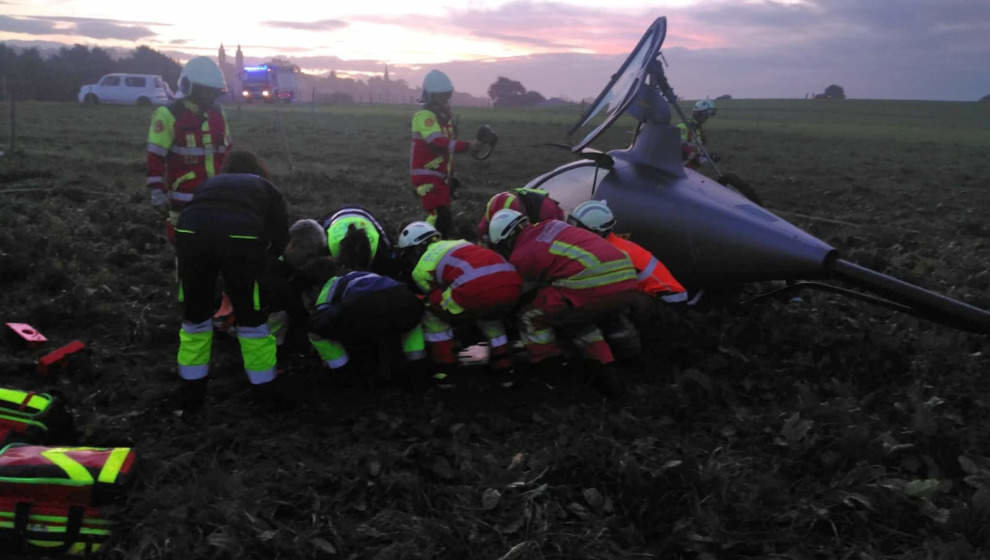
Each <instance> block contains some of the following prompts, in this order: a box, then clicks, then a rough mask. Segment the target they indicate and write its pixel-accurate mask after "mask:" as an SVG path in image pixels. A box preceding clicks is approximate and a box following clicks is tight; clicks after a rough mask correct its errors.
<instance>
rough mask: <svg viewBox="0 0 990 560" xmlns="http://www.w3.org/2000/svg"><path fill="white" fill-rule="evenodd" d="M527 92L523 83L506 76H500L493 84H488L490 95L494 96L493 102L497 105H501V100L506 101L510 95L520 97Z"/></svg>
mask: <svg viewBox="0 0 990 560" xmlns="http://www.w3.org/2000/svg"><path fill="white" fill-rule="evenodd" d="M525 93H526V88H525V87H523V85H522V83H520V82H517V81H515V80H510V79H509V78H506V77H505V76H499V77H498V79H497V80H495V82H494V83H492V85H490V86H488V97H491V98H492V103H494V104H495V106H496V107H498V106H499V105H500V101H503V102H504V101H505V100H507V99H509V98H510V97H518V96H521V95H523V94H525Z"/></svg>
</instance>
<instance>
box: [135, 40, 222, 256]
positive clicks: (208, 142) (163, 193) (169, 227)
mask: <svg viewBox="0 0 990 560" xmlns="http://www.w3.org/2000/svg"><path fill="white" fill-rule="evenodd" d="M226 87H227V86H226V83H225V82H224V78H223V73H222V72H220V68H218V67H217V65H216V64H215V63H214V62H213V61H212V60H210V59H209V58H207V57H205V56H199V57H196V58H193V59H191V60H190V61H189V62H187V63H186V65H185V66H184V67H183V68H182V73H181V74H179V91H180V93H181V94H182V98H181V99H179V100H177V101H175V102H174V103H172V104H171V105H167V106H162V107H159V108H157V109H155V112H154V113H153V114H152V116H151V126H150V128H149V130H148V164H147V165H148V173H147V180H146V183H147V186H148V188H149V189H150V191H151V205H152V206H154V207H155V208H156V209H159V210H160V211H161V212H162V213H163V214H164V213H166V212H167V213H168V222H167V224H166V232H167V234H168V238H169V241H171V242H173V243H174V242H175V231H174V228H175V222H176V220H177V219H178V217H179V212H181V211H182V208H183V206H185V204H186V203H188V202H189V201H190V200H192V196H193V193H194V192H195V191H196V189H197V188H198V187H199V186H200V185H201V184H202V183H203V181H206V180H207V179H209V178H210V177H213V176H214V175H217V174H218V173H219V172H220V169H221V168H222V167H223V164H224V158H225V156H226V154H227V153H228V152H229V151H230V131H229V130H228V128H227V119H226V117H225V115H224V112H223V108H221V107H220V106H218V105H216V100H217V98H218V97H219V96H220V95H221V94H222V93H223V92H224V90H225V89H226Z"/></svg>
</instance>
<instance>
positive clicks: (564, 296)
mask: <svg viewBox="0 0 990 560" xmlns="http://www.w3.org/2000/svg"><path fill="white" fill-rule="evenodd" d="M488 235H489V237H490V239H491V242H492V243H493V244H494V245H495V248H496V250H497V251H498V252H499V253H501V254H502V255H504V256H507V258H508V259H509V262H510V263H511V264H512V265H514V266H515V267H516V270H518V271H519V274H520V275H521V276H522V277H523V280H524V281H525V282H526V283H527V285H528V284H530V283H532V284H535V285H536V286H537V287H538V288H537V291H536V293H535V294H534V295H533V297H532V298H531V299H530V300H529V302H528V303H527V304H526V305H524V306H523V308H522V312H521V314H520V335H521V337H522V339H523V342H524V343H525V344H526V348H527V350H528V351H529V355H530V361H531V362H532V363H534V364H535V363H540V362H542V361H544V360H546V359H547V358H553V357H557V356H560V355H561V354H562V350H561V348H560V347H559V346H558V345H557V343H556V340H557V336H556V333H555V332H554V331H555V330H560V331H561V334H565V335H567V336H569V337H570V338H571V339H572V340H573V342H574V344H575V345H576V346H577V347H578V348H580V349H581V350H582V353H583V354H584V357H585V358H586V360H587V362H588V365H589V366H590V374H591V381H592V383H593V385H594V386H595V387H596V388H598V389H599V390H600V391H601V392H602V393H603V394H605V395H606V396H618V395H619V394H621V393H622V392H623V387H622V383H621V381H620V379H619V378H618V376H617V375H616V373H615V369H614V366H613V362H614V361H615V357H614V356H613V354H612V350H611V349H610V348H609V345H608V343H606V341H605V338H604V336H603V335H602V331H601V330H600V329H599V328H598V327H597V326H596V324H595V323H596V322H598V321H601V320H602V319H603V318H606V317H608V316H609V315H614V314H618V313H621V312H622V311H623V310H624V309H625V308H626V307H628V306H629V305H630V304H631V301H632V299H633V298H634V297H635V294H636V271H635V269H634V268H633V266H632V263H631V262H630V261H629V257H628V256H626V255H625V253H623V252H621V251H619V250H618V249H616V248H615V247H613V246H611V245H609V244H608V243H606V242H605V241H604V240H603V239H602V238H600V237H598V236H597V235H594V234H592V233H590V232H588V231H585V230H583V229H580V228H577V227H574V226H570V225H568V224H566V223H564V222H562V221H560V220H547V221H544V222H540V223H538V224H533V225H530V224H529V219H528V218H526V216H525V215H523V214H521V213H519V212H517V211H515V210H499V211H498V212H496V213H495V215H494V216H492V221H491V224H490V225H489V230H488Z"/></svg>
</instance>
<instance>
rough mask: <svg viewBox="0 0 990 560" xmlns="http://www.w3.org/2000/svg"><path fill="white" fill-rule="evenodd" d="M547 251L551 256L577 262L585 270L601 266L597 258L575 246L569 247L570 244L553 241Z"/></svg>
mask: <svg viewBox="0 0 990 560" xmlns="http://www.w3.org/2000/svg"><path fill="white" fill-rule="evenodd" d="M549 251H550V254H551V255H558V256H561V257H567V258H569V259H571V260H575V261H578V262H579V263H581V264H582V265H584V267H585V268H592V267H594V266H598V265H599V264H601V261H599V260H598V257H596V256H595V255H593V254H591V253H589V252H588V251H585V250H584V249H582V248H580V247H578V246H577V245H571V244H570V243H564V242H563V241H554V242H553V243H551V244H550V249H549Z"/></svg>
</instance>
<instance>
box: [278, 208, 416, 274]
mask: <svg viewBox="0 0 990 560" xmlns="http://www.w3.org/2000/svg"><path fill="white" fill-rule="evenodd" d="M351 229H357V230H358V232H359V233H361V234H362V235H364V236H365V237H366V238H367V240H368V245H369V247H370V248H371V250H370V253H369V255H370V257H369V260H368V262H351V261H350V259H351V258H352V257H351V256H350V255H347V254H343V253H342V252H341V242H342V241H343V240H344V238H345V237H346V236H347V235H348V232H349V231H350V230H351ZM349 253H351V254H356V253H355V252H353V251H352V252H349ZM327 255H329V256H330V257H331V258H333V260H334V263H335V264H336V265H338V266H341V267H344V268H350V269H358V270H371V271H372V272H375V273H377V274H383V275H385V276H393V277H394V276H396V275H397V274H398V262H397V261H396V256H395V250H394V249H393V248H392V242H391V241H390V240H389V237H388V234H387V233H386V232H385V228H384V227H383V226H382V224H381V222H379V221H378V220H377V219H376V218H375V216H374V215H372V214H371V212H369V211H367V210H365V209H364V208H362V207H361V206H357V205H354V206H345V207H343V208H340V209H338V210H336V211H334V212H332V213H330V214H327V215H326V216H324V217H323V218H321V219H320V220H319V221H317V220H312V219H308V218H307V219H302V220H297V221H296V223H294V224H292V227H290V228H289V244H288V246H287V247H286V249H285V260H286V261H287V262H288V263H289V264H290V265H292V266H293V267H295V268H297V269H299V268H301V267H302V265H303V264H304V263H306V262H307V261H309V260H310V259H314V258H317V257H325V256H327ZM342 258H343V259H344V260H341V259H342ZM362 258H363V257H362Z"/></svg>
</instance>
